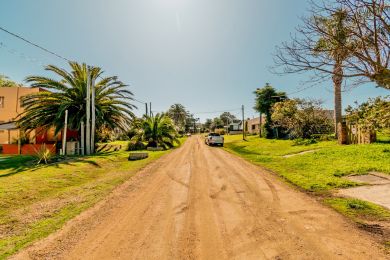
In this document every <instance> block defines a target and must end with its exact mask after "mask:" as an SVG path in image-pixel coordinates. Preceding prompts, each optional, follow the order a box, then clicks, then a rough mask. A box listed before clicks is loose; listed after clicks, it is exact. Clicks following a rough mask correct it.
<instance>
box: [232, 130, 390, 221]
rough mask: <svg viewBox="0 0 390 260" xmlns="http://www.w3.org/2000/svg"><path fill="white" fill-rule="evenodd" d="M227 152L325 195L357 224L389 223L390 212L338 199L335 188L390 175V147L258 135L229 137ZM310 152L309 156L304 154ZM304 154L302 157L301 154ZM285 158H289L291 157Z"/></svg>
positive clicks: (368, 203) (355, 201)
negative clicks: (370, 175)
mask: <svg viewBox="0 0 390 260" xmlns="http://www.w3.org/2000/svg"><path fill="white" fill-rule="evenodd" d="M225 149H226V150H228V151H230V152H232V153H235V154H237V155H239V156H241V157H243V158H245V159H246V160H248V161H251V162H252V163H254V164H258V165H260V166H263V167H265V168H267V169H270V170H272V171H274V172H275V173H276V174H278V175H279V176H281V177H282V178H283V179H285V180H286V181H287V182H289V183H292V184H294V185H296V186H298V187H300V188H302V189H304V190H306V191H308V192H311V193H313V194H316V195H321V196H324V203H325V204H327V205H329V206H331V207H332V208H334V209H335V210H337V211H338V212H340V213H342V214H344V215H346V216H347V217H349V218H351V219H353V220H354V221H356V222H358V223H364V221H390V211H389V210H387V209H385V208H383V207H381V206H378V205H376V204H373V203H370V202H366V201H362V200H357V199H350V198H336V197H334V196H332V193H331V192H330V191H331V190H332V189H337V188H347V187H353V186H358V185H361V184H358V183H355V182H352V181H349V180H347V179H345V178H342V177H343V176H346V175H350V174H366V173H367V172H370V171H379V172H383V173H387V174H390V144H389V143H388V142H387V138H386V137H384V136H382V137H381V142H378V143H375V144H370V145H348V146H340V145H337V143H336V142H335V141H326V142H319V143H314V144H308V145H295V143H294V142H293V141H290V140H267V139H260V138H258V137H255V136H250V137H248V139H247V141H243V140H241V136H226V137H225ZM305 151H310V152H308V153H302V152H305ZM300 153H301V154H300ZM292 154H294V156H290V157H286V155H292Z"/></svg>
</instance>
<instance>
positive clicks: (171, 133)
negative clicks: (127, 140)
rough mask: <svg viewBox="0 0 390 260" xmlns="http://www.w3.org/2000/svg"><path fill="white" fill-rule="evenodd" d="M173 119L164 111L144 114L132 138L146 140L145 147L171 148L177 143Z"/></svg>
mask: <svg viewBox="0 0 390 260" xmlns="http://www.w3.org/2000/svg"><path fill="white" fill-rule="evenodd" d="M177 137H178V133H177V131H176V128H175V125H174V123H173V120H172V119H171V118H169V117H168V116H167V115H165V114H164V113H161V114H160V113H158V114H156V115H155V116H144V117H143V118H142V120H141V121H139V125H138V126H137V133H136V135H135V136H134V137H133V138H132V139H133V140H135V141H143V142H147V143H148V144H147V147H162V148H164V149H168V148H172V147H173V146H174V144H175V143H177V144H179V143H180V141H179V139H178V138H177Z"/></svg>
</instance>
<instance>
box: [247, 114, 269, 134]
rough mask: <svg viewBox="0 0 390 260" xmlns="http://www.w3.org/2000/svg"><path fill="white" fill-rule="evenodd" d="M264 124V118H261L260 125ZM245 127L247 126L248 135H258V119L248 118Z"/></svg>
mask: <svg viewBox="0 0 390 260" xmlns="http://www.w3.org/2000/svg"><path fill="white" fill-rule="evenodd" d="M264 123H265V116H264V115H262V116H261V124H262V125H264ZM246 125H247V129H246V130H247V133H248V134H259V129H260V117H255V118H252V119H250V118H248V119H247V120H246Z"/></svg>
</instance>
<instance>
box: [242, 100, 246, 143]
mask: <svg viewBox="0 0 390 260" xmlns="http://www.w3.org/2000/svg"><path fill="white" fill-rule="evenodd" d="M241 110H242V140H245V116H244V105H242V106H241Z"/></svg>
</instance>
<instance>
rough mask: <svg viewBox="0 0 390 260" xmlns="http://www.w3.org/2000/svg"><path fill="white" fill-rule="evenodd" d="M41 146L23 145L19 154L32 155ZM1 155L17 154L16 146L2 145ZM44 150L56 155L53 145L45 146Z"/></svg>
mask: <svg viewBox="0 0 390 260" xmlns="http://www.w3.org/2000/svg"><path fill="white" fill-rule="evenodd" d="M42 145H43V144H25V145H22V147H21V148H22V149H21V154H28V155H33V154H35V153H36V151H37V150H39V148H40V147H41V146H42ZM1 146H2V147H3V151H2V154H18V145H17V144H2V145H1ZM46 148H47V149H49V150H50V151H51V153H52V154H55V153H56V147H55V145H53V144H46Z"/></svg>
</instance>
